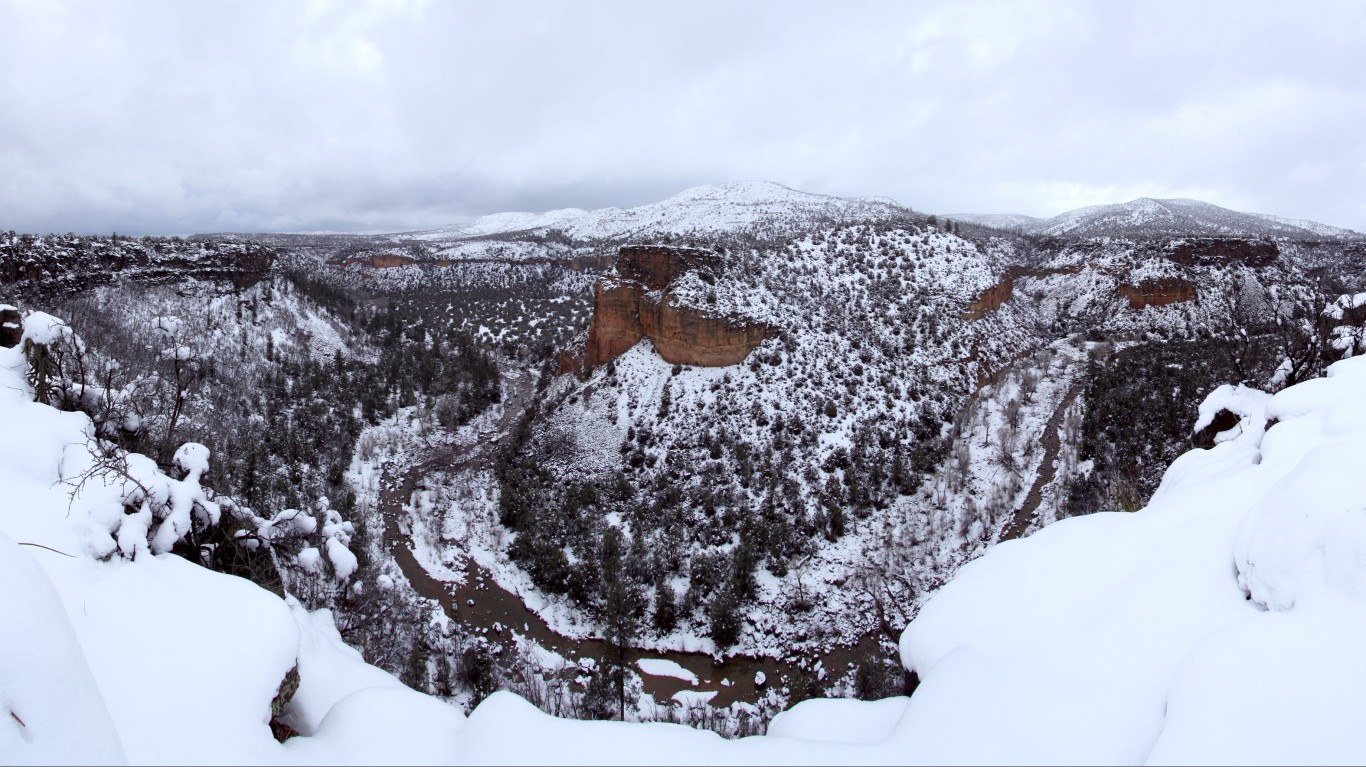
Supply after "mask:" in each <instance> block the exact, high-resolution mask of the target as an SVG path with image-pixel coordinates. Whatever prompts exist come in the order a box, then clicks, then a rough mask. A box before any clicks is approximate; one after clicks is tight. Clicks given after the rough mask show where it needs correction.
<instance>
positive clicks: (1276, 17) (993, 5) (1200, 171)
mask: <svg viewBox="0 0 1366 767" xmlns="http://www.w3.org/2000/svg"><path fill="white" fill-rule="evenodd" d="M846 6H853V7H846ZM0 67H3V69H4V71H5V72H6V73H7V74H6V77H5V78H3V80H0V226H3V227H5V228H14V229H20V230H30V231H67V230H75V231H94V232H101V231H110V230H115V229H117V230H119V231H126V232H190V231H223V230H298V229H323V228H325V229H345V230H362V229H376V228H384V229H405V228H423V227H431V226H439V225H444V224H448V223H454V222H457V221H460V220H464V219H468V218H470V217H473V216H476V215H481V214H484V213H490V212H495V211H500V210H542V209H547V208H554V207H567V206H574V207H601V206H605V205H620V206H628V205H636V204H641V203H645V202H651V201H654V200H658V199H662V198H663V197H667V196H669V195H671V194H673V193H675V192H677V191H679V190H681V189H682V188H684V187H686V186H689V185H693V184H700V183H711V182H717V181H729V180H742V179H769V180H774V181H778V182H780V183H784V184H787V185H789V186H792V187H795V188H799V189H805V190H809V191H815V192H824V193H830V194H839V195H847V196H854V195H865V194H880V195H888V196H891V197H895V198H896V199H898V200H900V201H902V202H903V203H906V204H910V205H913V206H915V207H916V208H918V209H923V210H931V211H939V212H954V211H979V212H988V211H989V212H1018V213H1028V214H1033V215H1053V214H1055V213H1058V212H1061V211H1063V210H1065V209H1068V208H1072V207H1077V206H1079V205H1086V204H1096V203H1103V202H1115V201H1121V200H1126V199H1130V198H1133V197H1136V196H1142V195H1147V196H1189V197H1198V198H1201V199H1205V200H1208V201H1210V202H1214V203H1216V204H1220V205H1225V206H1228V207H1233V208H1238V209H1243V210H1253V211H1258V212H1266V213H1275V214H1279V215H1286V216H1294V217H1301V218H1310V219H1315V220H1320V221H1323V222H1325V223H1330V224H1337V225H1342V226H1349V227H1353V228H1356V229H1366V194H1363V193H1362V192H1363V190H1366V139H1363V138H1362V136H1363V135H1366V134H1363V132H1362V130H1361V127H1360V126H1361V125H1363V124H1366V78H1362V77H1361V75H1360V73H1361V72H1363V71H1366V5H1362V4H1360V3H1355V2H1341V3H1330V2H1324V3H1311V4H1307V5H1298V6H1295V7H1293V8H1289V7H1285V6H1277V5H1271V4H1266V3H1259V2H1212V3H1201V4H1194V3H1186V2H1152V3H1141V4H1119V3H1089V2H1087V3H1082V2H1077V3H1066V2H1051V3H1038V4H1029V5H1026V4H1023V3H1016V2H933V3H916V4H910V3H902V2H894V3H858V4H839V5H837V4H834V3H793V2H781V3H760V2H753V3H708V2H688V3H676V4H661V3H619V4H611V5H608V4H589V3H583V2H579V3H549V2H547V3H516V4H514V3H497V4H492V3H454V2H436V1H433V2H429V3H423V2H405V1H404V0H375V1H374V2H368V3H342V2H335V3H334V2H321V1H316V2H307V3H279V2H271V1H269V0H256V1H253V2H236V1H234V2H226V1H225V2H218V3H211V2H196V3H183V2H176V1H166V2H152V1H151V0H148V1H146V2H127V3H107V2H93V1H92V2H88V3H63V4H55V3H48V2H44V1H43V0H0Z"/></svg>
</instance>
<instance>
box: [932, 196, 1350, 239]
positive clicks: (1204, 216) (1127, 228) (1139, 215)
mask: <svg viewBox="0 0 1366 767" xmlns="http://www.w3.org/2000/svg"><path fill="white" fill-rule="evenodd" d="M951 218H953V219H954V220H962V221H968V222H972V223H977V224H981V225H983V226H990V227H993V228H998V229H1007V230H1013V229H1016V228H1019V229H1021V230H1022V231H1023V232H1024V233H1026V234H1038V235H1044V236H1048V237H1070V238H1076V237H1124V236H1128V237H1151V236H1176V237H1179V236H1185V235H1206V236H1221V237H1271V238H1275V239H1310V240H1317V239H1325V238H1326V239H1358V238H1361V237H1363V235H1362V234H1360V233H1359V232H1353V231H1351V230H1349V229H1342V228H1340V227H1335V226H1328V225H1326V224H1319V223H1315V222H1313V221H1299V220H1294V219H1288V218H1281V217H1279V216H1270V215H1265V214H1261V213H1239V212H1237V211H1232V210H1228V209H1227V208H1221V207H1219V206H1218V205H1211V204H1210V203H1207V202H1201V201H1199V200H1188V199H1172V200H1154V199H1151V198H1148V197H1140V198H1138V199H1136V200H1130V201H1129V202H1125V203H1118V204H1115V205H1095V206H1091V207H1088V208H1078V209H1077V210H1073V211H1068V212H1067V213H1063V214H1061V215H1058V216H1054V217H1053V218H1048V219H1038V218H1031V217H1029V216H1017V215H1007V214H959V215H954V216H951Z"/></svg>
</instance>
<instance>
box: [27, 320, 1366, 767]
mask: <svg viewBox="0 0 1366 767" xmlns="http://www.w3.org/2000/svg"><path fill="white" fill-rule="evenodd" d="M30 320H31V321H33V322H38V321H41V322H44V323H47V322H49V321H50V318H46V317H45V316H37V319H36V320H35V319H34V318H33V317H30ZM31 331H32V332H31V336H33V334H35V333H38V332H39V329H38V326H36V325H34V326H33V327H32V328H31ZM44 332H45V331H44ZM33 337H36V336H33ZM25 371H26V363H25V361H24V359H23V357H22V355H21V353H20V352H19V351H17V350H14V349H3V350H0V423H4V424H5V425H6V431H5V435H4V439H3V440H2V441H0V488H3V495H0V576H3V577H0V614H3V615H4V616H5V620H4V621H0V707H3V711H0V754H3V756H4V758H5V761H12V762H20V763H36V762H58V761H74V762H82V763H96V762H122V761H125V760H127V761H132V762H136V763H149V764H154V763H258V764H260V763H373V762H379V761H382V762H386V763H409V762H424V763H427V762H430V763H440V762H446V763H483V764H488V763H602V764H609V763H651V762H653V763H663V762H669V763H677V762H691V763H747V764H761V763H789V764H793V763H840V764H847V763H926V762H932V763H980V762H995V763H1042V762H1048V763H1078V762H1087V763H1107V764H1109V763H1113V764H1121V763H1124V764H1132V763H1145V762H1146V763H1196V762H1200V763H1261V762H1267V763H1287V762H1295V763H1359V762H1360V761H1362V759H1363V758H1366V736H1364V735H1363V730H1362V728H1361V727H1360V724H1359V723H1360V722H1361V721H1362V720H1363V718H1366V698H1363V696H1362V695H1361V693H1360V690H1361V689H1362V687H1363V684H1366V655H1363V654H1362V653H1361V652H1360V646H1359V645H1360V641H1359V638H1360V636H1361V635H1362V633H1363V631H1364V630H1366V522H1364V521H1363V520H1364V519H1366V517H1363V514H1366V485H1363V484H1362V483H1361V481H1360V478H1361V477H1362V476H1363V473H1364V472H1366V397H1363V393H1366V359H1362V358H1354V359H1349V360H1345V361H1343V362H1339V363H1337V364H1335V365H1334V366H1333V367H1332V368H1330V370H1329V375H1328V377H1326V378H1323V379H1317V380H1312V381H1308V382H1306V383H1303V384H1299V385H1296V386H1292V387H1289V388H1287V389H1285V390H1283V391H1281V392H1279V393H1277V394H1276V395H1274V396H1271V397H1255V396H1243V397H1238V398H1234V397H1223V398H1222V399H1221V403H1222V404H1224V405H1226V406H1230V407H1237V408H1239V409H1240V410H1242V411H1243V412H1241V413H1240V415H1241V416H1242V422H1241V424H1240V425H1239V427H1238V433H1237V434H1236V436H1232V437H1231V438H1228V439H1225V440H1223V441H1222V442H1220V443H1219V444H1218V445H1217V446H1216V447H1214V448H1213V449H1211V450H1208V451H1200V450H1196V451H1192V452H1190V453H1187V454H1186V455H1183V456H1182V457H1181V458H1180V459H1178V460H1177V461H1176V462H1175V463H1174V464H1173V465H1172V466H1171V468H1170V469H1169V471H1168V472H1167V474H1166V477H1165V478H1164V480H1163V483H1162V485H1161V487H1160V489H1159V490H1158V492H1157V494H1156V495H1155V496H1154V498H1153V499H1152V502H1151V503H1150V504H1149V506H1148V507H1147V508H1145V509H1143V510H1142V511H1139V512H1137V513H1133V514H1123V513H1100V514H1095V515H1091V516H1087V517H1080V518H1074V519H1067V520H1063V521H1061V522H1058V523H1055V524H1052V525H1049V526H1048V527H1046V528H1044V529H1043V530H1041V531H1039V532H1038V533H1036V534H1034V535H1032V536H1030V537H1028V538H1026V539H1023V540H1018V541H1011V542H1007V543H1003V544H1001V545H998V546H995V547H993V548H991V549H990V550H988V551H987V553H986V554H985V555H984V556H982V557H981V558H980V559H978V560H976V561H975V562H973V563H971V564H969V565H968V566H967V567H965V568H963V570H962V571H961V572H960V573H959V574H958V576H957V577H955V578H954V579H953V580H952V581H951V582H950V583H949V584H947V585H946V586H944V587H943V588H942V589H940V590H939V592H938V593H937V594H935V596H934V597H933V598H932V599H930V600H929V602H928V603H927V604H926V605H925V606H924V608H923V609H922V611H921V613H920V615H919V616H918V617H917V618H916V619H915V621H914V622H913V623H912V624H911V625H910V627H909V628H908V629H907V631H906V632H905V634H904V635H903V637H902V642H901V650H902V657H903V660H904V662H905V663H906V665H907V666H908V667H909V668H912V669H914V670H915V671H916V672H917V673H918V674H919V675H920V677H921V680H922V683H921V686H920V688H919V689H918V690H917V691H916V693H915V694H914V696H912V697H911V698H910V699H909V701H907V700H905V699H902V700H895V699H893V700H888V701H880V702H876V703H857V702H852V701H822V700H817V701H808V702H805V703H802V704H800V705H799V706H798V707H797V708H796V709H794V710H793V711H792V712H790V713H789V714H785V715H784V717H783V718H782V719H780V720H779V722H778V723H777V724H775V727H774V733H773V735H772V736H768V737H752V738H744V739H740V740H736V741H726V740H723V739H721V738H719V737H717V736H716V735H714V734H712V733H707V732H699V731H695V730H691V729H688V728H685V727H679V726H675V725H667V724H629V723H604V722H581V721H570V720H563V719H557V718H554V717H551V716H549V715H547V714H544V713H542V712H540V711H537V710H536V709H535V708H534V707H532V706H531V705H530V704H529V703H527V702H525V701H524V700H522V699H520V698H518V697H517V696H515V695H512V694H510V693H496V694H494V695H492V696H491V697H489V698H488V699H487V700H485V701H484V702H483V703H482V704H481V705H480V706H479V707H478V708H476V709H475V710H474V712H473V713H472V714H471V715H470V716H469V717H468V718H466V717H464V716H463V715H462V714H460V712H459V711H458V710H457V709H455V708H454V707H451V706H448V705H446V704H444V703H441V702H440V701H437V700H435V699H432V698H428V697H426V696H423V695H420V694H417V693H414V692H412V691H410V690H407V689H406V688H403V687H402V686H401V685H400V684H398V683H397V681H396V680H394V679H393V678H392V677H391V676H389V675H387V674H385V673H384V672H381V671H379V670H377V669H374V668H372V667H369V666H366V665H365V664H364V663H363V662H361V661H360V659H359V658H358V656H357V654H356V653H355V652H354V651H351V650H349V649H348V648H346V647H345V646H344V645H343V644H342V643H341V642H340V640H339V638H338V636H337V635H336V632H335V629H333V628H332V626H331V620H330V616H328V615H327V614H326V613H325V612H317V613H313V614H311V615H310V614H308V613H305V612H303V611H302V610H300V609H299V608H298V607H296V606H293V605H291V604H289V603H288V602H287V601H285V600H281V599H280V598H278V597H276V596H274V595H272V594H270V593H269V592H266V591H264V590H262V589H260V588H258V587H256V586H255V585H253V584H251V583H249V582H247V581H245V580H242V579H239V578H233V577H229V576H225V575H220V574H216V573H212V572H210V571H208V570H205V569H203V568H200V567H197V566H196V565H194V564H191V563H189V562H187V561H185V560H183V559H180V558H178V557H175V556H171V555H167V554H161V555H155V554H153V553H151V552H150V551H146V550H139V551H137V552H136V553H134V554H132V555H131V558H130V557H129V556H127V555H124V556H120V555H116V554H114V553H113V552H114V549H115V544H116V541H115V539H114V537H113V536H114V534H117V532H118V531H121V530H123V529H124V528H125V527H126V526H127V524H128V522H127V521H125V520H124V519H122V517H123V516H125V515H124V514H123V503H124V501H125V500H126V497H127V493H129V492H132V491H131V489H130V488H129V486H128V484H127V483H126V482H124V481H123V479H124V478H122V477H108V476H107V475H103V474H100V475H96V479H95V481H93V482H87V483H86V485H85V486H84V489H82V490H81V491H79V492H76V493H75V494H74V495H73V494H72V488H71V487H70V485H68V484H64V483H63V480H64V479H70V478H73V477H75V476H79V475H80V474H81V473H82V472H83V471H84V470H86V469H88V468H89V457H88V455H87V454H85V453H84V452H83V451H84V448H83V445H84V444H85V442H86V439H87V437H88V434H89V429H90V424H89V421H88V419H86V418H85V416H83V415H81V414H77V413H61V412H58V411H56V410H54V409H51V408H48V407H46V406H44V405H40V404H36V403H34V402H33V401H32V390H31V389H30V388H29V386H28V384H27V382H26V381H25ZM1266 424H1272V425H1271V426H1270V427H1269V428H1268V427H1267V426H1266ZM210 460H211V457H210ZM131 463H132V464H134V465H136V464H138V463H139V462H138V461H136V460H133V461H131ZM191 463H193V462H191ZM138 471H141V472H142V474H141V475H140V479H141V480H142V482H143V483H144V484H146V483H148V482H152V483H159V484H161V485H164V486H166V487H168V488H171V491H170V492H171V495H175V493H177V492H180V491H178V490H175V488H176V487H184V485H183V484H181V485H177V484H173V483H188V482H190V481H191V478H190V477H187V478H186V479H185V480H175V479H171V478H168V477H165V476H164V475H161V478H158V476H157V475H156V473H155V471H154V469H150V468H148V467H146V466H145V465H143V466H141V468H139V469H138ZM190 473H191V475H193V474H194V471H193V470H192V471H191V472H190ZM105 480H109V481H107V482H106V481H105ZM189 490H192V488H188V487H187V488H186V491H189ZM130 534H131V533H130ZM243 627H250V630H243ZM295 666H297V668H298V673H299V677H300V685H299V690H298V692H297V693H296V694H295V695H294V698H293V700H292V701H291V703H290V704H289V706H288V707H286V709H285V711H284V713H283V718H284V719H285V720H286V721H287V722H289V723H291V724H292V726H294V727H295V729H297V730H298V731H299V732H300V733H301V734H300V735H299V736H298V737H295V738H291V739H290V740H289V741H287V742H286V743H284V744H283V745H282V744H279V743H277V742H276V741H275V740H274V739H273V738H272V736H271V732H270V729H269V727H268V726H267V723H268V721H269V720H270V718H271V699H272V698H273V697H274V696H275V695H276V692H277V690H278V689H279V688H280V686H281V682H282V681H283V680H284V679H285V678H286V676H287V674H288V672H289V670H290V669H291V668H292V667H295ZM903 707H904V711H901V710H900V709H902V708H903ZM805 723H812V724H805Z"/></svg>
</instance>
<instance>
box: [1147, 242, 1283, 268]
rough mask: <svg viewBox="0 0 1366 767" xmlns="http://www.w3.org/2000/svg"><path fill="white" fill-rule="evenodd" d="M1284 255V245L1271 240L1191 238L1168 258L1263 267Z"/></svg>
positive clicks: (1190, 262) (1189, 263)
mask: <svg viewBox="0 0 1366 767" xmlns="http://www.w3.org/2000/svg"><path fill="white" fill-rule="evenodd" d="M1280 254H1281V251H1280V248H1278V247H1277V246H1276V243H1274V242H1272V241H1270V240H1245V239H1235V238H1223V237H1191V238H1188V239H1185V240H1181V241H1180V242H1179V243H1177V244H1176V246H1175V247H1174V248H1172V250H1171V252H1170V253H1168V255H1167V258H1168V259H1170V260H1171V261H1173V262H1175V263H1178V264H1182V265H1184V266H1225V265H1228V264H1246V265H1248V266H1251V267H1256V268H1260V267H1264V266H1270V265H1271V264H1273V263H1275V262H1276V259H1277V258H1279V257H1280Z"/></svg>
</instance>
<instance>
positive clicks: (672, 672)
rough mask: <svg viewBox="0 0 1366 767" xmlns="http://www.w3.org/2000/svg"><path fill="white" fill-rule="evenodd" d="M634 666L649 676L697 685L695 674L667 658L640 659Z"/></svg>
mask: <svg viewBox="0 0 1366 767" xmlns="http://www.w3.org/2000/svg"><path fill="white" fill-rule="evenodd" d="M636 665H637V666H639V667H640V670H641V671H644V672H645V673H647V674H649V675H650V676H668V677H673V678H674V679H682V680H683V681H685V682H691V683H693V684H697V674H694V673H693V672H691V671H689V670H687V669H686V668H683V667H682V666H680V665H678V664H677V663H675V662H673V661H671V660H669V659H667V658H641V659H640V660H637V661H636Z"/></svg>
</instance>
